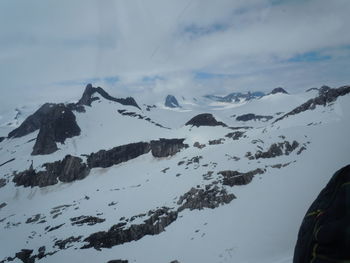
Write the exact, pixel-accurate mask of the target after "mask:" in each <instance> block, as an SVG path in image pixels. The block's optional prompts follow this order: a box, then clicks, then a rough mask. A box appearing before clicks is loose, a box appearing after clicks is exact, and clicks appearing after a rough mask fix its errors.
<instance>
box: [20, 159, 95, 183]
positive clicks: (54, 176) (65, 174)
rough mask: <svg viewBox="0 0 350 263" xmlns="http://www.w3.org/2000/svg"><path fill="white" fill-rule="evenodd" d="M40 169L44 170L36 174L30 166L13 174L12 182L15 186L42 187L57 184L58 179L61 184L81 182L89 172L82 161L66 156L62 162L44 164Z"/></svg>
mask: <svg viewBox="0 0 350 263" xmlns="http://www.w3.org/2000/svg"><path fill="white" fill-rule="evenodd" d="M42 167H45V168H46V170H45V171H39V172H36V171H35V170H34V169H33V167H32V166H31V167H30V168H29V169H28V170H25V171H23V172H21V173H18V174H15V175H14V177H13V182H14V183H15V184H16V185H17V186H20V185H22V186H24V187H29V186H30V187H34V186H39V187H44V186H48V185H54V184H56V183H58V179H59V180H60V181H61V182H73V181H75V180H81V179H83V178H85V177H86V176H87V175H88V174H89V172H90V169H89V168H88V167H87V165H86V164H84V163H82V159H80V158H79V157H75V156H71V155H67V156H66V157H65V158H64V159H63V160H62V161H56V162H54V163H45V164H43V166H42Z"/></svg>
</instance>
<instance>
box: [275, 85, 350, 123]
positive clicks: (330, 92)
mask: <svg viewBox="0 0 350 263" xmlns="http://www.w3.org/2000/svg"><path fill="white" fill-rule="evenodd" d="M349 93H350V86H343V87H340V88H337V89H332V88H330V87H327V86H322V87H321V88H320V89H319V95H318V96H317V97H315V98H313V99H310V100H308V101H307V102H305V103H303V104H301V105H300V106H298V107H296V108H295V109H293V110H292V111H290V112H288V113H287V114H285V115H283V116H282V117H280V118H278V119H276V120H275V121H274V122H273V123H275V122H278V121H280V120H283V119H284V118H286V117H289V116H292V115H295V114H298V113H300V112H303V111H307V110H313V109H315V108H316V106H317V105H320V106H326V105H327V104H329V103H331V102H334V101H336V100H337V98H338V97H340V96H344V95H346V94H349Z"/></svg>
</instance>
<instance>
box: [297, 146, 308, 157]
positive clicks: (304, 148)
mask: <svg viewBox="0 0 350 263" xmlns="http://www.w3.org/2000/svg"><path fill="white" fill-rule="evenodd" d="M305 150H306V147H305V146H302V147H300V149H299V150H298V152H297V155H299V154H301V153H302V152H303V151H305Z"/></svg>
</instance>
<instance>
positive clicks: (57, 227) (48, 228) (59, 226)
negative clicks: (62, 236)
mask: <svg viewBox="0 0 350 263" xmlns="http://www.w3.org/2000/svg"><path fill="white" fill-rule="evenodd" d="M64 225H65V223H63V224H60V225H57V226H53V227H46V228H45V230H47V232H52V231H55V230H57V229H59V228H61V227H62V226H64Z"/></svg>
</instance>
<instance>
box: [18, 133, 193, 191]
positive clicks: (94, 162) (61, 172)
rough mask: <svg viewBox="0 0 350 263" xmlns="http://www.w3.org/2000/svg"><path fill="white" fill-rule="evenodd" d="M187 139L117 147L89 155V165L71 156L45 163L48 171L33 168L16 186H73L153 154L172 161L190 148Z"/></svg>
mask: <svg viewBox="0 0 350 263" xmlns="http://www.w3.org/2000/svg"><path fill="white" fill-rule="evenodd" d="M184 140H185V139H159V140H157V141H151V142H137V143H130V144H126V145H121V146H117V147H114V148H112V149H110V150H100V151H98V152H96V153H91V154H90V155H87V163H86V164H85V163H83V160H82V159H81V158H79V157H75V156H71V155H67V156H66V157H65V158H64V159H63V160H62V161H56V162H53V163H45V164H43V165H42V167H43V168H45V170H44V171H38V172H37V171H36V170H35V169H33V166H31V167H30V168H29V169H27V170H25V171H23V172H20V173H18V174H14V178H13V182H14V183H15V184H16V185H17V186H20V185H22V186H24V187H34V186H39V187H45V186H48V185H54V184H57V183H58V180H59V181H61V182H72V181H75V180H81V179H84V178H85V177H86V176H88V175H89V173H90V169H92V168H97V167H99V168H107V167H111V166H113V165H116V164H119V163H122V162H127V161H129V160H131V159H134V158H137V157H138V156H140V155H143V154H146V153H148V152H150V151H152V155H153V156H154V157H156V158H161V157H169V156H173V155H175V154H176V153H178V152H179V151H180V150H182V149H184V148H187V147H188V145H187V144H184V143H183V142H184Z"/></svg>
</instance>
